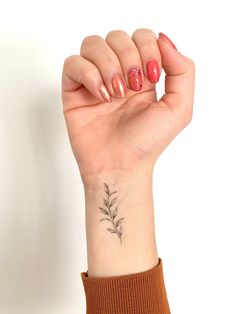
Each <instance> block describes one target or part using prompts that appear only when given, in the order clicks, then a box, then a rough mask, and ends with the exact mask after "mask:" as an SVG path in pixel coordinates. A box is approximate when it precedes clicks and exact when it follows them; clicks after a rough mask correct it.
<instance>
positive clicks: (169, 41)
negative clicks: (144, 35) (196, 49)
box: [159, 33, 177, 50]
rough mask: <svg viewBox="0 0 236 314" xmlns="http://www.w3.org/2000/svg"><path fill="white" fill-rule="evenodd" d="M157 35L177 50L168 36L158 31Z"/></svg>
mask: <svg viewBox="0 0 236 314" xmlns="http://www.w3.org/2000/svg"><path fill="white" fill-rule="evenodd" d="M159 36H160V37H161V38H162V39H163V40H164V41H165V42H166V43H167V44H168V45H169V46H171V47H172V48H174V49H175V50H177V48H176V46H175V44H174V43H173V42H172V41H171V40H170V38H169V37H167V36H166V35H165V34H163V33H159Z"/></svg>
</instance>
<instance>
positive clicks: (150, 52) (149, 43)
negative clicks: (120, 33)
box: [132, 29, 162, 84]
mask: <svg viewBox="0 0 236 314" xmlns="http://www.w3.org/2000/svg"><path fill="white" fill-rule="evenodd" d="M132 39H133V41H134V43H135V44H136V46H137V49H138V50H139V54H140V57H141V59H142V65H143V70H144V73H145V76H146V78H147V79H149V81H150V82H151V83H154V84H155V83H157V82H158V81H159V78H160V75H161V68H162V64H161V54H160V51H159V48H158V45H157V37H156V35H155V33H154V32H153V31H151V30H149V29H137V30H136V31H135V32H134V33H133V35H132Z"/></svg>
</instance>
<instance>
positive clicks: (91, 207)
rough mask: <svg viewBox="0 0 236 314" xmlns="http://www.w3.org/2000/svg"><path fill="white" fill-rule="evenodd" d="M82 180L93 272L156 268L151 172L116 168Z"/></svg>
mask: <svg viewBox="0 0 236 314" xmlns="http://www.w3.org/2000/svg"><path fill="white" fill-rule="evenodd" d="M83 179H85V178H83ZM83 182H84V191H85V207H86V230H87V249H88V270H89V273H90V275H92V276H100V275H101V276H106V275H118V274H124V273H127V274H128V273H131V272H133V271H134V272H135V271H136V272H139V271H143V270H147V269H150V268H151V267H153V266H154V265H155V263H156V261H157V252H156V244H155V232H154V213H153V197H152V172H151V171H147V169H136V171H124V170H120V169H119V170H118V169H116V170H114V169H113V170H112V171H105V172H104V171H103V172H101V173H99V174H98V173H96V174H94V175H90V176H87V177H86V180H83ZM107 255H109V256H110V258H109V259H107V258H106V256H107ZM111 260H117V263H115V264H114V263H111V262H110V261H111ZM118 261H119V262H118ZM104 265H105V266H104Z"/></svg>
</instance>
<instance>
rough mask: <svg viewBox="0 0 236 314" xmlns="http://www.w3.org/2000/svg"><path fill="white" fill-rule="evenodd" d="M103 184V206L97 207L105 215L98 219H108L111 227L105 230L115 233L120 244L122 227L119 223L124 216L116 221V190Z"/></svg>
mask: <svg viewBox="0 0 236 314" xmlns="http://www.w3.org/2000/svg"><path fill="white" fill-rule="evenodd" d="M103 184H104V191H105V193H106V198H104V199H103V204H104V206H105V208H103V207H99V209H100V212H101V213H102V214H104V215H106V216H107V217H105V218H102V219H100V221H109V222H110V223H112V228H107V231H108V232H110V233H114V234H116V235H117V236H118V238H119V239H120V244H122V234H123V228H122V225H121V224H122V221H123V220H124V217H121V218H119V219H118V220H117V221H115V218H117V214H118V206H115V203H116V200H117V196H116V193H117V191H111V190H110V189H109V186H108V185H107V184H106V183H103ZM111 196H113V199H111ZM114 207H115V208H114Z"/></svg>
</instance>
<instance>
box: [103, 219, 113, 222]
mask: <svg viewBox="0 0 236 314" xmlns="http://www.w3.org/2000/svg"><path fill="white" fill-rule="evenodd" d="M103 220H107V221H110V222H112V221H111V220H110V219H109V218H102V219H100V221H103Z"/></svg>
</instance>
